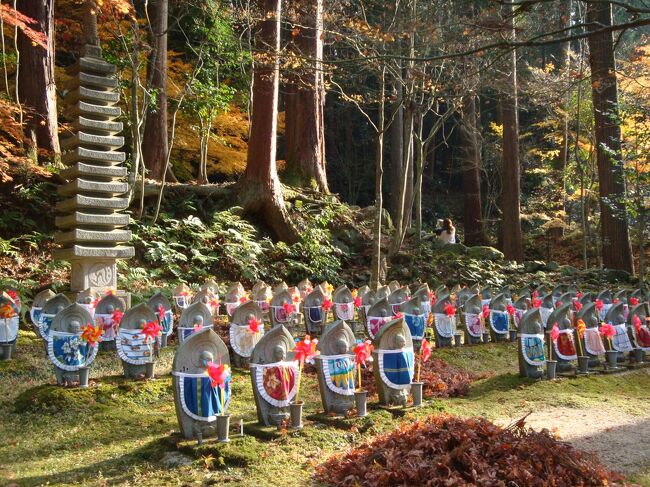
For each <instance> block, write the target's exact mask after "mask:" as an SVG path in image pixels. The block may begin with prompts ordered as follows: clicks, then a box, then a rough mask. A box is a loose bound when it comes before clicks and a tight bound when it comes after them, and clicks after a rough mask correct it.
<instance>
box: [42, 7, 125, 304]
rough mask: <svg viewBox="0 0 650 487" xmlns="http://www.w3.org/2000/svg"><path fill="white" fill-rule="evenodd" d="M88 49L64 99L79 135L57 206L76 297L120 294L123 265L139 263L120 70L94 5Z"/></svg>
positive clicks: (68, 154) (71, 144)
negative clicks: (90, 291)
mask: <svg viewBox="0 0 650 487" xmlns="http://www.w3.org/2000/svg"><path fill="white" fill-rule="evenodd" d="M85 8H86V11H85V19H84V20H85V21H84V34H85V46H84V48H83V51H82V56H81V58H80V59H79V61H78V63H77V64H76V65H75V66H74V67H73V68H72V74H74V75H75V77H76V81H75V82H74V83H73V85H72V87H71V90H70V92H69V94H68V95H67V96H66V97H65V102H66V105H67V110H68V115H69V117H70V118H71V119H73V124H72V126H73V135H71V136H70V137H68V138H66V139H64V140H63V141H62V143H61V148H62V150H63V151H64V154H63V156H62V161H63V163H64V164H65V166H66V168H65V169H64V170H63V171H62V172H61V176H62V177H63V178H65V179H66V181H67V182H66V183H65V184H63V185H61V186H59V188H58V192H59V196H60V201H59V203H57V205H56V211H57V213H58V216H57V217H56V226H57V228H58V232H57V233H56V234H55V237H54V241H55V242H56V243H57V244H59V245H60V246H61V248H59V249H56V250H55V251H54V257H55V258H56V259H60V260H68V261H70V263H71V264H72V271H71V272H72V273H71V278H70V288H71V291H73V292H77V291H82V290H84V289H87V288H108V287H110V288H113V289H117V272H116V271H117V269H116V261H117V259H128V258H130V257H133V255H134V248H133V247H129V246H126V245H124V244H126V243H127V242H129V241H130V240H131V232H130V231H129V230H128V228H127V227H128V224H129V215H128V214H126V213H122V211H124V210H126V209H127V208H128V205H129V198H128V195H127V194H126V193H128V190H129V185H128V183H127V182H125V181H124V179H125V178H126V175H127V169H126V167H125V166H124V165H123V163H124V160H125V158H126V156H125V153H124V152H121V151H119V150H118V149H120V148H121V147H122V146H123V145H124V137H120V136H119V133H120V132H121V131H122V123H121V122H117V121H116V120H117V119H118V118H119V116H120V115H121V109H120V108H119V107H118V106H116V105H117V103H118V101H119V93H118V92H117V86H118V80H117V78H116V76H115V71H116V70H115V66H113V65H111V64H109V63H107V62H106V61H104V59H103V58H102V52H101V47H100V44H99V37H98V35H97V18H96V13H95V8H96V7H95V5H94V2H93V1H92V0H90V1H87V2H86V6H85Z"/></svg>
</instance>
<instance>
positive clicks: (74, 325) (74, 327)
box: [69, 320, 81, 333]
mask: <svg viewBox="0 0 650 487" xmlns="http://www.w3.org/2000/svg"><path fill="white" fill-rule="evenodd" d="M69 330H70V333H79V332H80V331H81V323H79V321H78V320H72V321H70V326H69Z"/></svg>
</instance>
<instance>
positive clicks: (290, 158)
mask: <svg viewBox="0 0 650 487" xmlns="http://www.w3.org/2000/svg"><path fill="white" fill-rule="evenodd" d="M296 8H297V9H298V12H299V14H298V25H299V26H300V27H299V32H298V34H297V36H296V37H295V44H296V47H297V51H298V52H299V54H300V55H301V56H302V57H304V58H306V59H308V60H309V61H308V63H313V64H312V65H311V66H309V65H308V66H307V68H306V69H305V71H304V72H301V73H299V74H298V75H297V76H296V79H295V82H294V83H291V84H292V86H291V87H290V88H289V89H288V90H287V103H286V105H285V124H286V157H287V166H286V172H287V175H289V176H290V177H293V178H295V179H297V181H298V182H299V183H300V184H301V185H303V186H310V185H312V184H314V185H315V186H316V187H317V188H318V189H319V190H321V191H323V192H328V191H329V189H328V186H327V174H326V171H325V120H324V104H325V86H324V79H323V71H322V66H321V60H322V59H323V36H322V34H323V0H301V1H299V2H297V5H296Z"/></svg>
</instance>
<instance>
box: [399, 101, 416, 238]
mask: <svg viewBox="0 0 650 487" xmlns="http://www.w3.org/2000/svg"><path fill="white" fill-rule="evenodd" d="M405 116H406V120H405V122H406V123H405V124H404V143H405V147H404V161H407V162H405V164H404V166H405V167H406V175H405V176H406V192H405V193H404V211H403V213H402V233H406V229H407V228H409V227H410V226H411V215H412V214H413V184H414V177H413V174H414V165H415V140H414V137H413V127H414V122H415V112H414V110H413V108H412V107H409V108H408V109H407V110H406V112H405Z"/></svg>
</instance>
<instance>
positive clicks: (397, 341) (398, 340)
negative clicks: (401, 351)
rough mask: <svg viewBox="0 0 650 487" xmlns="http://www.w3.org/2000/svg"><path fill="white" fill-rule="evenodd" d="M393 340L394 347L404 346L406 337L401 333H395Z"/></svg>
mask: <svg viewBox="0 0 650 487" xmlns="http://www.w3.org/2000/svg"><path fill="white" fill-rule="evenodd" d="M393 340H394V342H395V348H404V346H406V339H405V338H404V335H402V334H401V333H398V334H397V335H395V338H394V339H393Z"/></svg>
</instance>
